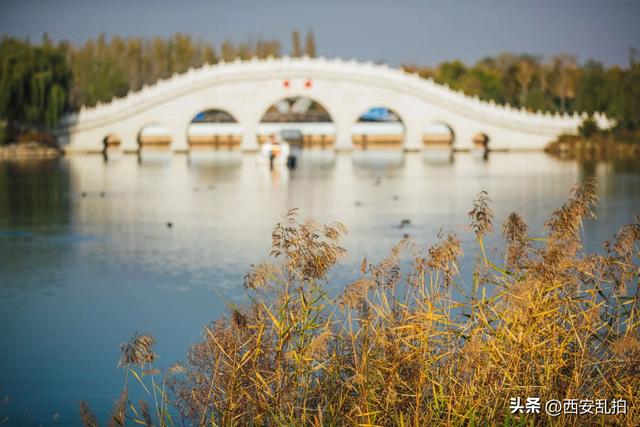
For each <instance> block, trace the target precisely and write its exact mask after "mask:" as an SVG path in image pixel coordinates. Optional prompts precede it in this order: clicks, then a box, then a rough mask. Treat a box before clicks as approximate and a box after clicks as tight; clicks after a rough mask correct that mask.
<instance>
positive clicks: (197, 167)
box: [0, 153, 640, 425]
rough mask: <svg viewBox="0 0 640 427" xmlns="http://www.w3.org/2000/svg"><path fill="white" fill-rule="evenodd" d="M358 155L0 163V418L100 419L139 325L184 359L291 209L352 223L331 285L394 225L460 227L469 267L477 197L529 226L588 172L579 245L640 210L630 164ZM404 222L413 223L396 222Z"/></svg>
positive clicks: (429, 232)
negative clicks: (271, 166)
mask: <svg viewBox="0 0 640 427" xmlns="http://www.w3.org/2000/svg"><path fill="white" fill-rule="evenodd" d="M360 154H362V153H360ZM367 154H368V155H367V156H364V157H363V156H356V155H348V154H345V155H342V154H341V155H338V156H335V157H332V156H330V155H327V154H326V153H318V154H316V155H309V156H308V157H306V158H305V159H303V161H302V162H301V165H300V167H299V168H298V169H297V170H296V171H294V172H292V173H289V172H287V171H286V170H276V171H273V172H271V171H269V170H268V168H267V167H266V166H265V165H264V164H262V163H260V162H259V161H258V158H257V157H256V156H254V155H240V154H238V155H236V156H232V155H229V156H226V157H225V158H206V157H203V156H200V157H198V156H192V157H191V158H189V157H188V156H179V155H175V156H173V157H171V158H163V157H162V156H156V158H145V159H144V160H143V161H142V162H141V163H139V162H138V160H137V159H136V157H134V156H124V157H121V158H119V159H113V160H111V161H109V162H106V163H105V162H104V161H103V159H102V157H100V156H95V157H94V156H78V157H69V158H63V159H60V160H50V161H29V162H25V161H23V162H4V163H3V162H0V328H2V329H1V330H2V333H1V334H0V423H1V422H2V419H4V417H9V419H8V420H7V421H6V422H5V424H4V425H49V424H51V425H77V424H78V402H79V401H80V400H81V399H84V400H87V401H88V403H89V404H90V405H91V407H92V408H93V409H94V410H95V412H96V413H97V414H98V416H99V418H100V419H101V420H104V417H105V415H106V414H107V413H108V411H109V410H110V409H111V407H112V404H113V399H115V398H117V396H118V395H119V392H120V387H121V384H122V378H123V372H122V371H119V370H117V369H116V364H117V360H118V357H119V345H120V343H122V342H124V341H126V340H128V338H129V337H130V336H131V334H132V333H133V332H135V331H139V332H148V333H151V334H153V335H154V336H155V337H156V338H157V341H158V345H157V352H158V353H159V354H160V356H161V359H160V364H161V365H162V366H168V365H170V364H172V363H173V362H175V361H178V360H181V359H182V358H183V356H184V354H185V352H186V350H187V349H188V347H189V345H190V344H192V343H194V342H196V341H197V340H198V339H199V338H200V332H201V328H202V326H203V325H205V324H206V323H207V322H209V321H211V320H213V319H215V318H217V317H218V316H220V315H221V313H223V311H224V308H225V306H226V305H227V304H228V303H230V302H240V301H242V299H243V295H244V292H243V289H242V281H243V280H242V279H243V276H244V274H245V272H246V271H247V269H248V267H249V265H250V264H252V263H257V262H260V261H261V260H264V259H265V255H266V254H267V252H268V249H269V244H270V231H271V228H272V226H273V224H274V223H275V222H276V221H278V220H279V219H280V218H281V217H282V215H284V214H285V213H286V211H287V210H288V209H290V208H293V207H298V208H300V212H301V215H302V216H303V217H305V218H313V219H316V220H318V221H323V222H324V221H331V220H340V221H341V222H343V223H344V224H346V225H347V226H348V228H349V235H348V236H347V238H346V239H345V241H344V244H345V247H346V248H347V249H348V251H349V254H350V257H349V258H348V259H347V260H346V261H345V262H343V263H342V264H341V265H340V267H339V268H338V269H337V270H336V271H335V272H334V273H333V282H332V283H333V285H332V286H334V287H335V288H336V289H335V290H336V291H337V290H339V288H340V287H342V286H344V284H346V283H348V281H349V280H350V279H352V278H354V277H355V276H356V275H357V270H358V266H359V264H360V260H361V259H362V257H363V256H365V255H366V256H367V258H368V259H369V260H371V261H375V260H379V259H381V258H382V257H383V256H384V255H385V254H386V253H387V252H388V250H389V248H390V247H391V246H392V245H393V244H394V243H396V242H397V241H398V240H399V239H401V238H402V236H403V235H404V234H405V233H407V234H409V235H410V236H411V237H412V238H413V239H414V240H415V241H416V242H417V243H418V244H421V245H427V244H430V243H433V242H434V241H435V236H436V234H437V233H438V231H439V230H440V229H441V228H444V229H446V230H453V231H456V232H457V233H459V234H462V235H463V236H464V240H463V247H464V249H465V253H466V258H465V259H466V260H467V262H468V261H470V260H472V259H473V256H474V252H473V251H474V249H473V241H472V240H473V239H472V238H471V237H470V236H469V234H468V233H467V230H466V228H467V223H468V219H467V216H466V213H467V212H468V211H469V209H470V205H471V200H472V198H473V196H474V194H476V193H477V192H478V191H480V190H487V191H488V192H489V194H490V196H491V197H492V199H493V205H492V206H493V208H494V210H495V213H496V217H497V220H498V221H499V222H502V221H503V220H504V218H505V217H506V216H507V215H508V214H509V213H510V212H511V211H514V210H515V211H518V212H519V213H521V214H523V215H524V216H525V217H526V219H527V221H528V222H529V224H530V227H531V229H532V234H537V235H539V234H540V233H541V230H542V224H543V223H544V221H545V219H546V218H547V217H548V215H549V214H550V213H551V212H552V210H553V209H555V208H556V207H558V206H559V205H561V203H562V202H563V200H564V198H565V197H566V195H567V192H568V190H569V189H570V187H571V186H572V185H573V184H574V183H575V182H576V181H579V180H580V179H582V178H583V177H584V176H586V175H591V174H595V175H596V176H597V177H598V178H599V182H600V185H601V187H600V198H601V203H600V206H599V207H598V210H597V215H598V217H599V219H598V221H597V222H589V223H587V224H586V228H585V232H586V237H587V246H588V247H589V249H591V250H598V248H599V247H600V242H601V241H603V240H605V239H607V238H609V237H610V236H611V235H612V234H613V233H614V232H615V231H616V230H617V229H618V228H619V227H620V226H621V225H623V224H625V223H627V222H629V221H630V220H631V218H632V216H633V215H634V214H636V213H639V212H640V174H639V172H640V168H639V167H638V165H637V164H635V163H634V162H632V161H629V162H599V163H596V162H586V163H585V162H575V161H562V160H558V159H554V158H551V157H548V156H546V155H545V154H542V153H526V154H507V153H492V155H491V156H490V157H489V159H488V161H486V162H485V161H483V160H482V159H479V158H476V157H475V156H473V155H472V154H459V155H456V157H455V159H454V160H453V162H448V161H445V160H438V159H431V158H426V157H425V156H424V155H422V154H405V155H404V156H402V155H400V154H397V153H396V154H395V155H391V156H386V157H385V156H382V155H375V154H374V153H371V154H369V153H367ZM378 154H379V153H378ZM403 219H409V220H410V221H411V225H410V226H409V227H406V228H403V229H400V228H399V226H398V225H399V224H400V222H401V221H402V220H403ZM167 222H171V223H172V224H173V227H171V228H169V227H167ZM494 240H495V242H494V245H498V244H499V243H498V241H497V238H494ZM5 396H8V398H6V399H5ZM5 400H6V402H5Z"/></svg>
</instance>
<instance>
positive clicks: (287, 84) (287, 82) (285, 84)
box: [282, 80, 289, 88]
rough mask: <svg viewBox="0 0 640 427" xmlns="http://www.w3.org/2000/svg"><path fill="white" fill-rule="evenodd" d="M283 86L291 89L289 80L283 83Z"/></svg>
mask: <svg viewBox="0 0 640 427" xmlns="http://www.w3.org/2000/svg"><path fill="white" fill-rule="evenodd" d="M282 86H284V87H285V88H288V87H289V80H285V81H283V82H282Z"/></svg>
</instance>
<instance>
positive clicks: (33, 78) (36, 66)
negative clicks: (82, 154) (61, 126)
mask: <svg viewBox="0 0 640 427" xmlns="http://www.w3.org/2000/svg"><path fill="white" fill-rule="evenodd" d="M66 48H67V47H66V45H61V46H54V45H53V43H52V42H51V40H50V39H49V38H48V37H47V36H46V35H45V36H44V38H43V42H42V45H40V46H33V45H31V44H30V43H29V42H28V41H22V40H19V39H16V38H12V37H3V39H2V42H0V121H4V122H5V126H6V130H5V132H4V135H5V138H8V139H12V138H15V137H16V135H17V134H18V133H20V132H23V131H27V130H31V129H36V130H47V129H50V128H52V127H53V126H55V125H56V124H57V123H58V121H59V119H60V117H61V116H62V114H63V113H64V112H65V111H66V110H67V107H68V93H69V88H70V86H71V71H70V70H69V67H68V64H67V59H66Z"/></svg>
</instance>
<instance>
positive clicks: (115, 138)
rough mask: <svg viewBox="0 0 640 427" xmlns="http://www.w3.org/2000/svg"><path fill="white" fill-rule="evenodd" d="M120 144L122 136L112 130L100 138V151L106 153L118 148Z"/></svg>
mask: <svg viewBox="0 0 640 427" xmlns="http://www.w3.org/2000/svg"><path fill="white" fill-rule="evenodd" d="M121 144H122V138H121V137H120V136H119V135H118V134H116V133H113V132H109V133H108V134H107V135H106V136H105V137H104V138H103V139H102V152H103V153H106V152H108V151H111V150H119V149H120V146H121Z"/></svg>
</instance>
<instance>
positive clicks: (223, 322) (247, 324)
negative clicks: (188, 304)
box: [83, 180, 640, 426]
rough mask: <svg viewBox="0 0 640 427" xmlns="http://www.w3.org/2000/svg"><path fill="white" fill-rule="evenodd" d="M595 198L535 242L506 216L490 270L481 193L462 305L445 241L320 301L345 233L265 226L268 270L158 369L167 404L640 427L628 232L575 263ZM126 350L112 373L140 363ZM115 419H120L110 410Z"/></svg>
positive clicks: (450, 241) (294, 418)
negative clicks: (566, 408)
mask: <svg viewBox="0 0 640 427" xmlns="http://www.w3.org/2000/svg"><path fill="white" fill-rule="evenodd" d="M596 201H597V188H596V183H595V181H593V180H587V181H585V182H584V183H583V184H582V185H580V186H578V187H576V188H575V189H574V190H573V191H572V193H571V196H570V198H569V200H568V201H567V202H566V203H565V204H564V205H563V206H562V207H561V208H560V209H558V210H556V211H555V212H554V213H553V214H552V216H551V219H550V220H549V221H548V222H547V223H546V236H545V238H544V239H535V240H534V239H531V238H530V237H529V231H528V229H527V225H526V223H525V221H524V219H523V218H522V217H521V216H519V215H517V214H515V213H514V214H511V215H510V216H509V217H508V219H507V220H506V222H505V224H504V226H503V230H502V231H503V234H504V237H505V240H506V247H505V252H504V254H503V255H504V256H502V257H500V259H499V260H493V259H490V258H489V257H488V256H487V255H486V253H485V251H484V245H483V237H484V236H485V235H487V234H488V233H491V230H492V221H493V213H492V212H491V209H490V207H489V198H488V195H487V194H486V193H484V192H482V193H480V194H479V195H478V197H477V199H476V200H475V202H474V207H473V209H472V210H471V212H470V213H469V214H470V216H471V219H472V224H471V227H472V229H473V231H474V232H475V234H476V238H477V240H478V244H479V249H480V250H481V254H482V256H481V257H480V258H477V259H478V263H479V264H481V265H480V266H479V267H477V271H480V270H481V271H482V273H483V274H476V275H474V283H473V291H472V292H471V294H470V295H466V294H465V293H464V292H463V291H464V289H466V288H465V286H464V283H462V279H461V278H460V276H459V272H458V264H459V259H460V257H461V256H462V250H461V248H460V240H459V239H458V237H457V236H455V235H454V234H448V235H447V236H446V237H445V238H441V239H440V241H439V242H438V243H436V244H435V245H433V246H432V247H430V248H425V249H424V250H418V251H417V252H415V253H412V254H411V255H410V258H411V259H410V260H409V261H411V262H409V263H405V264H402V262H403V260H405V259H406V258H407V253H409V252H410V250H409V249H410V248H411V247H412V245H411V244H410V243H409V242H407V241H402V242H400V244H398V245H397V246H396V247H394V248H393V250H392V251H391V254H390V255H389V256H388V257H387V258H385V259H384V260H382V261H381V262H380V263H378V264H369V263H368V262H367V260H366V259H364V260H363V261H362V266H361V271H362V277H361V278H359V279H358V280H356V281H354V282H353V283H351V284H349V285H347V286H345V290H344V292H343V293H342V294H341V295H339V296H338V297H336V298H331V297H330V296H329V295H328V294H327V292H326V291H325V290H324V289H325V286H326V284H327V283H326V282H327V274H328V272H329V271H330V270H331V269H332V268H333V267H334V266H335V265H336V263H337V262H338V261H339V260H340V259H342V258H343V257H344V256H345V250H344V249H343V248H342V247H341V246H340V237H341V235H343V234H344V233H345V232H346V230H345V228H344V226H342V225H341V224H331V225H328V226H320V225H318V224H315V223H313V222H302V223H301V222H298V220H297V214H296V212H295V211H292V212H290V213H289V214H288V215H287V216H286V217H285V218H284V221H283V222H281V223H279V224H277V225H276V227H275V228H274V231H273V236H272V240H273V247H272V250H271V256H272V261H271V262H269V263H265V264H261V265H258V266H255V267H253V268H252V270H251V271H250V272H249V273H248V274H247V276H246V278H245V286H246V289H247V291H248V292H249V294H250V298H251V302H250V303H249V304H247V305H246V306H245V307H240V308H233V309H232V310H230V314H229V316H227V317H223V318H221V319H219V320H217V321H215V322H213V323H212V324H211V325H209V326H207V327H206V328H205V330H204V337H203V339H202V341H201V342H199V343H197V344H196V345H194V346H193V347H192V348H191V350H190V351H189V353H188V355H187V358H186V361H185V363H184V364H183V365H179V367H176V368H174V369H171V370H170V372H169V373H168V374H167V376H168V377H169V379H168V380H167V381H168V384H169V385H170V388H171V390H172V403H173V405H174V406H175V407H176V408H177V410H178V412H179V413H180V414H181V416H182V417H183V419H184V420H186V422H187V423H190V424H193V425H213V426H267V425H269V426H270V425H289V426H298V425H312V426H320V425H358V426H395V425H399V426H409V425H411V426H426V425H432V426H438V425H442V426H444V425H447V426H448V425H505V426H506V425H552V426H560V425H562V426H578V425H621V426H622V425H624V426H637V425H640V413H639V411H638V409H637V408H638V405H639V404H640V398H639V391H640V368H639V366H640V333H639V329H638V326H639V323H638V274H639V269H638V241H639V240H640V222H639V221H638V219H637V218H636V221H635V222H634V223H632V224H630V225H627V226H625V227H623V228H622V229H621V230H620V232H619V233H618V234H617V235H616V236H615V238H614V240H613V241H612V242H609V243H607V244H605V246H604V251H603V252H602V254H599V255H591V254H586V253H585V251H584V249H583V247H582V240H581V229H582V225H583V221H584V220H586V219H589V218H592V217H593V213H592V212H593V207H594V206H595V203H596ZM407 264H408V265H409V267H408V268H405V267H403V265H404V266H406V265H407ZM406 270H409V271H406ZM143 341H144V342H143V343H142V344H144V343H148V342H149V341H148V340H143ZM135 343H137V345H132V346H129V347H127V346H125V347H124V348H123V363H126V364H138V363H140V361H142V362H144V363H147V364H148V363H149V362H152V361H153V358H150V357H149V353H148V351H147V350H149V349H148V348H146V350H145V349H140V348H138V347H140V344H141V343H140V337H138V340H137V341H136V339H134V341H133V342H132V344H135ZM151 343H152V342H151ZM143 347H144V346H143ZM140 358H141V359H140ZM528 396H530V397H538V398H540V399H541V401H542V402H545V401H548V400H550V399H559V400H562V399H612V398H617V399H625V400H626V401H627V405H628V413H627V414H626V415H608V416H595V415H583V416H574V415H563V416H560V417H550V416H548V415H545V414H544V411H543V413H541V414H511V413H510V410H509V402H510V399H511V398H514V397H522V398H524V397H528ZM114 412H115V413H116V415H118V420H120V419H121V418H120V413H121V412H120V404H119V403H118V404H117V405H116V410H115V411H114ZM86 413H87V409H86V408H84V409H83V420H85V419H86V420H87V421H86V422H85V425H93V424H91V423H92V422H93V421H92V420H91V418H90V417H88V415H86ZM147 414H148V411H147ZM156 415H157V414H156ZM160 415H162V413H160ZM147 417H148V415H147ZM139 418H140V419H141V420H142V421H141V422H142V423H144V422H146V421H145V420H144V417H139ZM114 419H115V418H114ZM147 420H148V418H147ZM149 423H150V421H149V422H147V424H146V425H149Z"/></svg>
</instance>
